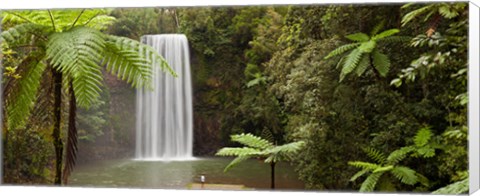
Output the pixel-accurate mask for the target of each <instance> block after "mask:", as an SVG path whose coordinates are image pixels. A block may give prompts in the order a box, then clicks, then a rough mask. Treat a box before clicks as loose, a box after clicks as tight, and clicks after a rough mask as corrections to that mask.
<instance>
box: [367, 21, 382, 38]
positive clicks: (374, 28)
mask: <svg viewBox="0 0 480 196" xmlns="http://www.w3.org/2000/svg"><path fill="white" fill-rule="evenodd" d="M384 25H385V20H382V21H381V22H379V23H378V24H377V25H375V27H373V29H372V31H371V32H370V36H374V35H376V34H377V33H378V32H379V31H380V30H381V29H383V26H384Z"/></svg>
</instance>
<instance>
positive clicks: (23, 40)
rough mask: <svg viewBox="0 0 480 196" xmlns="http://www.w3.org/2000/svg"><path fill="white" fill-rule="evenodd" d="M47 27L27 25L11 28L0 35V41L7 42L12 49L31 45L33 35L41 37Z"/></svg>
mask: <svg viewBox="0 0 480 196" xmlns="http://www.w3.org/2000/svg"><path fill="white" fill-rule="evenodd" d="M46 28H47V27H45V26H42V25H37V24H31V23H25V24H19V25H16V26H14V27H11V28H9V29H7V30H5V31H2V32H1V33H0V41H5V42H6V43H7V44H8V45H9V46H10V47H14V46H17V45H24V44H29V43H30V42H31V40H32V39H31V38H32V35H35V36H41V33H42V32H44V30H45V29H46Z"/></svg>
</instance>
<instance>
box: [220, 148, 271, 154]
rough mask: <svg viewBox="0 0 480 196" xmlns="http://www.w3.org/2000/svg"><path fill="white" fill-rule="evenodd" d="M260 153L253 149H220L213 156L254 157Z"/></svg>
mask: <svg viewBox="0 0 480 196" xmlns="http://www.w3.org/2000/svg"><path fill="white" fill-rule="evenodd" d="M261 154H262V153H261V151H259V150H258V149H255V148H249V147H243V148H228V147H227V148H222V149H220V150H219V151H218V152H217V153H216V154H215V155H216V156H254V155H261Z"/></svg>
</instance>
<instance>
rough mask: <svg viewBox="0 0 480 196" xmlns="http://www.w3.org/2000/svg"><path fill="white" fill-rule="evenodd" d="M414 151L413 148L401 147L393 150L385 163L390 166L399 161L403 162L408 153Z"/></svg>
mask: <svg viewBox="0 0 480 196" xmlns="http://www.w3.org/2000/svg"><path fill="white" fill-rule="evenodd" d="M414 150H415V148H414V147H413V146H407V147H402V148H400V149H398V150H395V151H393V152H392V153H390V155H389V156H388V157H387V161H386V163H388V164H390V165H395V164H397V163H398V162H400V161H401V160H403V159H404V158H405V157H406V156H407V155H408V153H410V152H412V151H414Z"/></svg>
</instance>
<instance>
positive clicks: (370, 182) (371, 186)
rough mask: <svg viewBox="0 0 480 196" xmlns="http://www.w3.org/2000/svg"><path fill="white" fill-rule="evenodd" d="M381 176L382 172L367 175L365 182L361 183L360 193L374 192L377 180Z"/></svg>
mask: <svg viewBox="0 0 480 196" xmlns="http://www.w3.org/2000/svg"><path fill="white" fill-rule="evenodd" d="M382 175H383V172H378V173H373V174H371V175H369V176H368V177H367V178H366V179H365V181H363V183H362V186H361V187H360V192H372V191H373V190H375V186H376V185H377V182H378V180H379V179H380V177H381V176H382Z"/></svg>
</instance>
